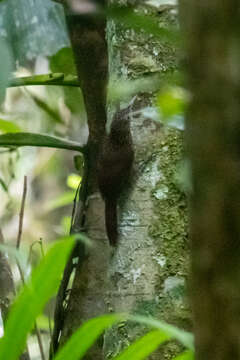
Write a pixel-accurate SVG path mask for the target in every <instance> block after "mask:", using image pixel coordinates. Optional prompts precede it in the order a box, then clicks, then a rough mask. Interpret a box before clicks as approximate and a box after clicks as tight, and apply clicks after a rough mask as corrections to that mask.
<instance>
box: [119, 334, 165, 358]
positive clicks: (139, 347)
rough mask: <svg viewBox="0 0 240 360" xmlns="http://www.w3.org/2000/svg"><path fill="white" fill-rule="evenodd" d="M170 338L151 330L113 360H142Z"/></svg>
mask: <svg viewBox="0 0 240 360" xmlns="http://www.w3.org/2000/svg"><path fill="white" fill-rule="evenodd" d="M170 339H171V336H169V335H168V334H166V333H165V332H164V331H161V330H153V331H150V332H149V333H148V334H146V335H144V336H142V337H141V338H140V339H138V340H137V341H135V342H134V343H133V344H132V345H130V346H129V347H128V348H127V349H126V350H124V351H123V352H122V353H121V354H120V355H118V356H116V357H115V358H114V360H132V359H134V360H142V359H145V358H146V356H148V355H150V354H151V353H152V352H153V351H154V350H156V349H157V348H158V346H159V345H161V344H163V343H164V342H165V341H167V340H170Z"/></svg>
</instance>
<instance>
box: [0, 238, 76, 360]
mask: <svg viewBox="0 0 240 360" xmlns="http://www.w3.org/2000/svg"><path fill="white" fill-rule="evenodd" d="M73 245H74V240H73V238H72V237H71V238H70V237H68V238H67V240H65V241H61V242H58V243H57V244H55V245H54V246H53V247H52V248H51V249H50V250H49V252H48V253H47V255H46V256H45V257H44V258H43V259H42V261H41V262H40V264H39V265H38V266H37V268H36V269H34V271H33V274H32V277H31V281H30V282H29V283H28V284H26V285H25V286H24V287H23V289H22V291H21V292H20V294H19V296H18V297H17V299H16V300H15V302H14V304H13V306H12V308H11V311H10V313H9V317H8V320H7V323H6V327H5V333H4V336H3V338H2V339H1V342H0V359H17V358H18V356H19V355H20V353H21V351H22V350H23V348H24V345H25V343H26V339H27V334H28V332H29V331H30V330H31V329H32V327H33V324H34V320H35V319H36V317H37V315H39V313H40V312H41V310H42V309H43V307H44V305H45V303H46V302H47V300H48V299H49V298H50V297H51V296H53V295H54V293H55V292H56V291H57V289H58V285H59V281H60V274H61V273H62V271H63V269H64V266H65V263H66V261H67V258H68V255H69V254H70V251H71V249H72V247H73ZM46 279H47V281H46ZM23 314H24V316H23ZM19 324H21V328H20V329H19ZM13 339H14V342H13Z"/></svg>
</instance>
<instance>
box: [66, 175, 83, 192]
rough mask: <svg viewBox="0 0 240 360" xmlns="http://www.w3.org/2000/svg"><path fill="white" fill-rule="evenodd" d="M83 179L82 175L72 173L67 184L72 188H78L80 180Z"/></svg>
mask: <svg viewBox="0 0 240 360" xmlns="http://www.w3.org/2000/svg"><path fill="white" fill-rule="evenodd" d="M81 181H82V177H81V176H79V175H78V174H70V175H68V178H67V186H68V187H70V188H71V189H74V190H77V188H78V186H79V184H80V182H81Z"/></svg>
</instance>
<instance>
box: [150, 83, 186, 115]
mask: <svg viewBox="0 0 240 360" xmlns="http://www.w3.org/2000/svg"><path fill="white" fill-rule="evenodd" d="M186 103H187V94H186V92H185V91H184V90H183V89H182V88H180V87H171V88H168V89H165V90H164V91H161V92H160V93H159V94H158V96H157V107H158V109H159V111H160V114H161V115H162V117H163V118H169V117H171V116H174V115H179V114H180V115H181V114H183V113H184V111H185V109H186Z"/></svg>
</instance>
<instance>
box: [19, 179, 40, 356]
mask: <svg viewBox="0 0 240 360" xmlns="http://www.w3.org/2000/svg"><path fill="white" fill-rule="evenodd" d="M26 196H27V176H24V184H23V195H22V201H21V209H20V214H19V227H18V237H17V243H16V248H17V249H19V248H20V244H21V238H22V228H23V218H24V209H25V203H26ZM17 266H18V270H19V273H20V277H21V280H22V283H23V284H25V278H24V273H23V271H22V269H21V266H20V264H19V262H18V261H17ZM35 331H36V335H37V340H38V345H39V350H40V354H41V358H42V360H45V356H44V351H43V344H42V339H41V334H40V331H39V329H38V327H37V323H36V322H35Z"/></svg>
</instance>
